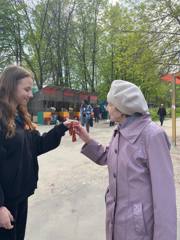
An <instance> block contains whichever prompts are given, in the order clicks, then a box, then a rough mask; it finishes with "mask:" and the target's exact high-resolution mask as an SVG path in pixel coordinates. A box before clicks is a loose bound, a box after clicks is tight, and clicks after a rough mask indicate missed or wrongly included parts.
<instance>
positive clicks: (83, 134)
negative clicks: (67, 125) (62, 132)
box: [74, 124, 91, 143]
mask: <svg viewBox="0 0 180 240" xmlns="http://www.w3.org/2000/svg"><path fill="white" fill-rule="evenodd" d="M74 129H75V132H76V133H77V134H78V135H79V137H80V138H81V139H82V140H83V141H84V142H85V143H88V142H89V141H90V140H91V138H90V136H89V134H88V132H87V131H86V129H85V128H84V127H82V126H81V125H80V124H79V125H75V126H74Z"/></svg>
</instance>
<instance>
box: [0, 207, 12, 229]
mask: <svg viewBox="0 0 180 240" xmlns="http://www.w3.org/2000/svg"><path fill="white" fill-rule="evenodd" d="M13 221H14V218H13V216H12V215H11V213H10V211H9V210H8V209H7V208H6V207H0V228H5V229H12V228H13V225H12V224H11V222H13Z"/></svg>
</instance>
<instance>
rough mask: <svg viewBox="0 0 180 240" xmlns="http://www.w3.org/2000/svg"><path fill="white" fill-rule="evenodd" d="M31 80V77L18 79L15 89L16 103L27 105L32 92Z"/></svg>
mask: <svg viewBox="0 0 180 240" xmlns="http://www.w3.org/2000/svg"><path fill="white" fill-rule="evenodd" d="M32 86H33V80H32V78H31V77H26V78H23V79H21V80H20V81H19V83H18V85H17V89H16V104H17V105H20V104H21V105H27V103H28V101H29V99H30V98H32V97H33V94H32Z"/></svg>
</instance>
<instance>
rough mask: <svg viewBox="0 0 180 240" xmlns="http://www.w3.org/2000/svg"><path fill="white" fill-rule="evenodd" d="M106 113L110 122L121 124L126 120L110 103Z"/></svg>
mask: <svg viewBox="0 0 180 240" xmlns="http://www.w3.org/2000/svg"><path fill="white" fill-rule="evenodd" d="M107 111H108V112H109V116H110V120H111V121H113V122H119V123H122V122H123V121H124V119H125V118H126V117H125V115H124V114H122V113H121V112H120V111H119V110H117V108H116V107H115V106H114V105H113V104H111V103H108V105H107Z"/></svg>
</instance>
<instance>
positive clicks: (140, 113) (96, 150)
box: [76, 80, 176, 240]
mask: <svg viewBox="0 0 180 240" xmlns="http://www.w3.org/2000/svg"><path fill="white" fill-rule="evenodd" d="M107 101H108V107H107V109H108V112H109V115H110V119H111V120H112V121H115V122H117V123H118V125H117V127H116V128H115V130H114V132H113V136H112V139H111V141H110V143H109V145H108V146H107V147H106V148H105V149H104V148H103V146H102V145H101V144H99V143H98V142H96V141H95V140H93V139H92V138H91V137H90V136H89V134H88V133H87V132H86V130H85V129H84V128H82V126H77V127H76V132H77V134H78V135H79V136H80V138H81V139H82V140H83V141H84V142H85V145H84V146H83V147H82V153H83V154H85V155H86V156H87V157H88V158H90V159H91V160H92V161H94V162H95V163H97V164H99V165H105V164H106V165H108V170H109V186H108V188H107V192H106V195H105V200H106V239H107V240H176V201H175V187H174V180H173V167H172V161H171V157H170V143H169V141H168V137H167V135H166V133H165V132H164V131H163V129H162V128H161V127H159V126H158V125H157V124H155V123H154V122H152V121H151V118H150V115H149V113H148V106H147V103H146V101H145V99H144V96H143V94H142V92H141V90H140V89H139V88H138V87H137V86H136V85H134V84H132V83H130V82H127V81H122V80H115V81H113V82H112V85H111V88H110V90H109V93H108V95H107Z"/></svg>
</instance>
